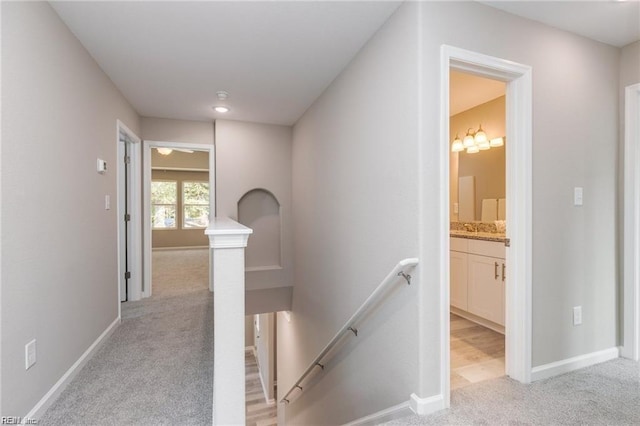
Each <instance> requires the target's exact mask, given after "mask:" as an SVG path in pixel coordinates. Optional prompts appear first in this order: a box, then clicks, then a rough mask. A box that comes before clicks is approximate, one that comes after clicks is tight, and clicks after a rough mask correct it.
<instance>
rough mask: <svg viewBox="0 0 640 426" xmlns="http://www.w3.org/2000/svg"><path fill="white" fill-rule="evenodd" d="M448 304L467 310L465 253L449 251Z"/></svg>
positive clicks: (466, 255)
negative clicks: (449, 284) (449, 285)
mask: <svg viewBox="0 0 640 426" xmlns="http://www.w3.org/2000/svg"><path fill="white" fill-rule="evenodd" d="M449 253H450V264H451V277H450V280H449V281H450V283H451V287H450V292H449V293H450V298H451V300H450V303H451V306H455V307H456V308H458V309H462V310H465V311H466V310H467V279H468V278H467V257H468V256H469V255H468V254H467V253H460V252H457V251H450V252H449Z"/></svg>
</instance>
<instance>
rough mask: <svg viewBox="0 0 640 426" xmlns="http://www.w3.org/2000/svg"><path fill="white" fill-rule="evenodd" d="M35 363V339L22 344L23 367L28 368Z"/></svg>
mask: <svg viewBox="0 0 640 426" xmlns="http://www.w3.org/2000/svg"><path fill="white" fill-rule="evenodd" d="M35 363H36V339H33V340H32V341H30V342H29V343H27V344H26V345H24V368H25V370H28V369H29V368H31V367H32V366H33V364H35Z"/></svg>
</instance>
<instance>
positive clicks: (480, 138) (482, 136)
mask: <svg viewBox="0 0 640 426" xmlns="http://www.w3.org/2000/svg"><path fill="white" fill-rule="evenodd" d="M473 139H474V140H475V141H476V144H477V145H480V144H481V143H484V142H487V141H488V140H489V139H487V135H486V133H485V132H484V130H482V124H481V125H480V127H479V128H478V131H477V132H476V134H475V135H474V137H473Z"/></svg>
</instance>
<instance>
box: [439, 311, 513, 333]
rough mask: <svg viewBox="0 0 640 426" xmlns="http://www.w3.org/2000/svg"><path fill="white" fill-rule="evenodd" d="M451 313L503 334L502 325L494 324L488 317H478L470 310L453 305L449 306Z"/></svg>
mask: <svg viewBox="0 0 640 426" xmlns="http://www.w3.org/2000/svg"><path fill="white" fill-rule="evenodd" d="M450 309H451V313H452V314H455V315H457V316H459V317H462V318H464V319H467V320H469V321H471V322H475V323H476V324H480V325H481V326H483V327H485V328H488V329H490V330H493V331H495V332H496V333H500V334H502V335H503V336H504V334H505V332H504V331H505V330H504V327H503V326H501V325H500V324H496V323H495V322H493V321H489V320H488V319H485V318H482V317H479V316H478V315H474V314H472V313H471V312H467V311H463V310H462V309H458V308H456V307H455V306H451V307H450Z"/></svg>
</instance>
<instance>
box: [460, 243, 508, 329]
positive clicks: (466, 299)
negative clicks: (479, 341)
mask: <svg viewBox="0 0 640 426" xmlns="http://www.w3.org/2000/svg"><path fill="white" fill-rule="evenodd" d="M507 241H508V240H507V239H506V238H505V236H504V234H496V233H490V232H467V231H453V230H452V231H451V238H450V250H451V251H450V262H451V277H450V304H451V312H452V313H454V314H456V315H459V316H462V317H464V318H467V319H469V320H471V321H474V322H477V323H479V324H481V325H483V326H485V327H488V328H491V329H493V330H495V331H498V332H500V333H503V334H504V324H505V318H504V315H505V285H506V282H507V281H506V278H507V269H506V263H505V243H506V242H507Z"/></svg>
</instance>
